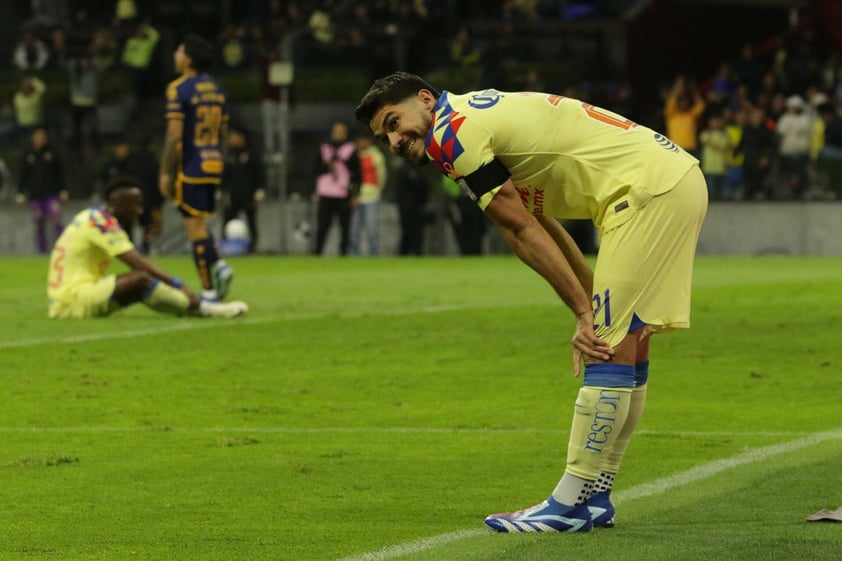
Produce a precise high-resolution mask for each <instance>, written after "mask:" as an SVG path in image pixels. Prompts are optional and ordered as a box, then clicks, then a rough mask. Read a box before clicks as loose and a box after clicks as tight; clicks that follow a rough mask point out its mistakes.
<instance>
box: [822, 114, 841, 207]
mask: <svg viewBox="0 0 842 561" xmlns="http://www.w3.org/2000/svg"><path fill="white" fill-rule="evenodd" d="M818 113H819V118H821V120H822V124H823V128H824V134H823V138H822V141H823V142H822V147H821V150H820V151H819V158H818V162H817V165H818V169H819V170H820V171H821V172H822V173H824V175H825V181H826V184H825V187H826V189H827V191H829V192H830V193H832V194H833V195H834V197H835V198H836V199H842V117H840V115H839V111H838V110H837V109H836V106H835V105H834V104H833V103H829V102H827V103H822V104H821V105H819V107H818Z"/></svg>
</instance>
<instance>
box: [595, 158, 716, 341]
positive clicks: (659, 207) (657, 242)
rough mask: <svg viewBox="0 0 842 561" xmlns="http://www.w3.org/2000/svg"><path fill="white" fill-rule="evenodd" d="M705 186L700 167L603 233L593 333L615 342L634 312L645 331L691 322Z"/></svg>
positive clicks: (688, 324)
mask: <svg viewBox="0 0 842 561" xmlns="http://www.w3.org/2000/svg"><path fill="white" fill-rule="evenodd" d="M707 203H708V199H707V185H706V184H705V178H704V175H703V174H702V172H701V170H700V169H699V167H698V166H694V167H693V168H691V169H690V171H688V172H687V174H686V175H685V176H684V177H683V178H682V179H681V181H679V182H678V184H677V185H676V186H675V187H674V188H673V189H671V190H670V191H667V192H666V193H663V194H661V195H657V196H655V197H653V198H652V200H651V201H649V202H648V203H647V204H646V205H645V206H644V207H643V208H641V209H640V210H637V211H636V213H635V215H634V216H633V217H632V218H630V219H629V220H628V221H626V222H625V223H623V224H622V225H620V226H618V227H616V228H614V229H612V230H609V231H607V232H604V233H602V237H601V241H600V247H599V253H598V255H597V260H596V268H595V270H594V293H593V306H594V327H595V332H596V335H597V336H598V337H600V338H602V339H604V340H605V341H606V342H608V343H609V344H610V345H611V346H617V345H618V344H619V343H620V342H621V341H622V340H623V338H624V337H625V336H626V335H627V334H628V333H629V330H630V327H632V319H633V318H634V316H635V315H636V316H637V317H638V318H639V321H637V322H636V324H637V325H640V321H642V322H643V323H644V324H645V325H646V327H645V331H646V332H660V331H668V330H670V329H675V328H681V327H689V326H690V287H691V283H692V277H693V261H694V259H695V256H696V243H697V242H698V240H699V232H700V231H701V228H702V221H703V220H704V218H705V213H706V212H707Z"/></svg>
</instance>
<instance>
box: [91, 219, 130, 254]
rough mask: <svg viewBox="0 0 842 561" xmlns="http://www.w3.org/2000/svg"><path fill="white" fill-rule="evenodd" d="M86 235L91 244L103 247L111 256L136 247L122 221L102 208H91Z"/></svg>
mask: <svg viewBox="0 0 842 561" xmlns="http://www.w3.org/2000/svg"><path fill="white" fill-rule="evenodd" d="M85 236H86V237H87V238H88V241H89V242H90V243H91V244H93V245H95V246H97V247H98V248H100V249H102V251H104V252H105V253H106V254H107V255H108V256H109V257H116V256H117V255H122V254H123V253H126V252H127V251H131V250H132V249H134V245H133V244H132V242H131V240H130V239H129V236H128V234H126V231H125V230H123V228H122V227H121V226H120V223H119V222H117V220H116V219H115V218H114V217H113V216H111V215H110V214H108V213H106V212H103V211H102V210H100V209H91V212H90V213H89V214H88V221H87V223H86V224H85Z"/></svg>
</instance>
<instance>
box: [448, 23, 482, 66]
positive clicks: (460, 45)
mask: <svg viewBox="0 0 842 561" xmlns="http://www.w3.org/2000/svg"><path fill="white" fill-rule="evenodd" d="M481 58H482V51H481V50H480V49H479V47H478V46H477V45H476V44H475V43H474V41H473V39H472V37H471V32H470V31H468V28H467V27H460V28H459V30H458V31H457V32H456V36H455V37H453V40H452V41H451V42H450V62H451V64H453V65H455V66H462V67H464V66H476V65H478V64H479V62H480V59H481Z"/></svg>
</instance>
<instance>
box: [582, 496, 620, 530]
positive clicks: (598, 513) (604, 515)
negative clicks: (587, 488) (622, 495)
mask: <svg viewBox="0 0 842 561" xmlns="http://www.w3.org/2000/svg"><path fill="white" fill-rule="evenodd" d="M585 504H586V505H587V506H588V510H589V511H590V513H591V520H592V521H593V525H594V526H596V527H597V528H613V527H614V505H612V504H611V498H610V497H609V492H608V491H602V492H601V493H594V494H593V495H591V497H590V498H589V499H588V502H586V503H585Z"/></svg>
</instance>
